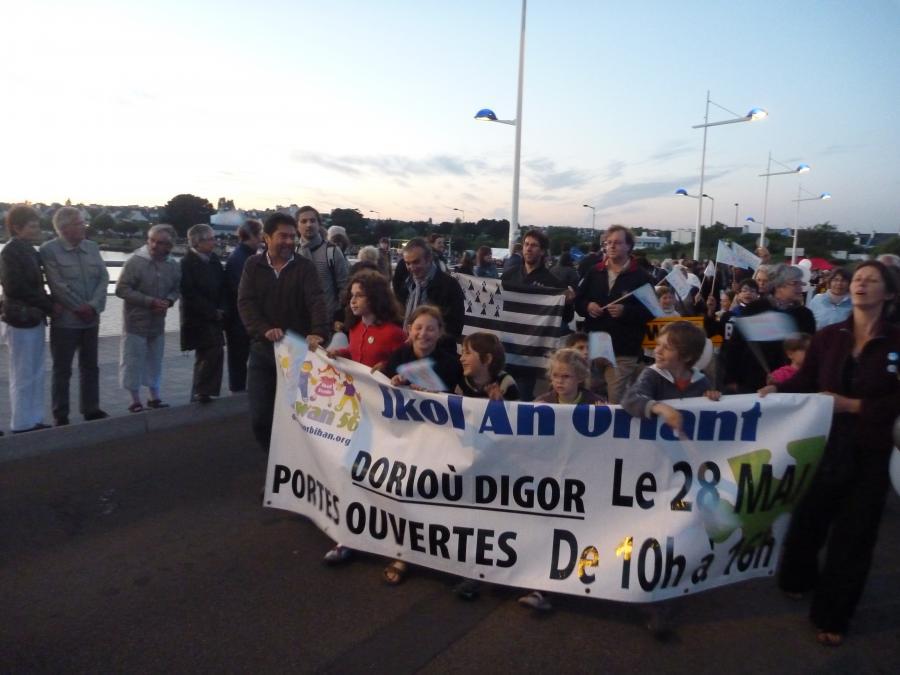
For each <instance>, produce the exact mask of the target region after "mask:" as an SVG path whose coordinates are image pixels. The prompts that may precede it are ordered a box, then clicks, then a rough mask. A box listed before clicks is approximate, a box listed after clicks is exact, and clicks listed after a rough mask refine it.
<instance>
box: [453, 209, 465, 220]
mask: <svg viewBox="0 0 900 675" xmlns="http://www.w3.org/2000/svg"><path fill="white" fill-rule="evenodd" d="M451 208H453V207H451ZM453 210H454V211H459V212H460V213H461V214H462V220H460V221H459V222H461V223H464V222H466V212H465V210H464V209H457V208H453Z"/></svg>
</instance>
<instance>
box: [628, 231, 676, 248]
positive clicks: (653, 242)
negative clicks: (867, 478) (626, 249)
mask: <svg viewBox="0 0 900 675" xmlns="http://www.w3.org/2000/svg"><path fill="white" fill-rule="evenodd" d="M668 245H669V240H668V238H667V237H660V236H653V235H649V234H639V235H638V236H636V237H635V238H634V247H635V248H663V247H664V246H668Z"/></svg>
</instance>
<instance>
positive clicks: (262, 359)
mask: <svg viewBox="0 0 900 675" xmlns="http://www.w3.org/2000/svg"><path fill="white" fill-rule="evenodd" d="M263 238H264V239H265V241H266V248H267V250H266V252H265V253H258V254H257V255H254V256H252V257H251V258H249V259H248V260H247V264H246V265H244V274H243V276H242V277H241V285H240V288H239V289H238V311H239V312H240V315H241V320H242V321H243V322H244V326H245V327H246V328H247V333H248V334H249V335H250V340H251V343H250V362H249V364H248V366H247V394H248V400H249V403H250V424H251V425H252V427H253V434H254V436H255V437H256V440H257V442H258V443H259V444H260V446H261V447H262V448H263V450H265V451H268V449H269V441H270V439H271V436H272V414H273V412H274V410H275V387H276V383H277V377H278V373H277V370H276V364H275V348H274V343H276V342H278V341H279V340H280V339H281V338H283V337H284V335H285V332H286V331H289V330H290V331H293V332H295V333H297V334H299V335H302V336H303V337H305V338H306V342H307V344H308V345H309V348H310V349H311V350H314V349H316V348H318V347H319V345H321V344H322V343H323V342H324V341H325V339H326V338H327V337H328V324H329V317H328V312H327V309H326V305H325V300H324V298H323V296H322V286H321V284H320V283H319V274H318V272H317V271H316V267H315V264H313V263H312V262H310V261H309V260H307V259H306V258H303V257H302V256H300V255H299V254H295V253H294V247H295V246H296V243H297V221H296V220H294V219H293V218H292V217H291V216H289V215H287V214H285V213H275V214H273V215H271V216H269V218H268V219H267V220H266V224H265V225H264V226H263Z"/></svg>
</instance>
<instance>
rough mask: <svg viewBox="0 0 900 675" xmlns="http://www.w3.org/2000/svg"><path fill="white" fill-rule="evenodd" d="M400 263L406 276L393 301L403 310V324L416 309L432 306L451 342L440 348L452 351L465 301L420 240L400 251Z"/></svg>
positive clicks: (457, 285) (458, 333)
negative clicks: (401, 253)
mask: <svg viewBox="0 0 900 675" xmlns="http://www.w3.org/2000/svg"><path fill="white" fill-rule="evenodd" d="M403 262H404V266H405V268H406V269H407V270H408V272H409V276H408V277H407V278H406V281H405V282H403V284H402V285H400V288H399V290H398V292H397V299H398V300H400V304H402V305H403V307H404V315H403V317H404V324H405V323H406V322H407V321H408V319H409V317H410V315H411V314H412V313H413V310H414V309H415V308H416V307H418V306H419V305H435V306H436V307H439V308H440V310H441V312H442V313H443V315H444V332H445V333H446V335H447V337H448V338H451V339H452V342H451V340H447V341H445V344H443V345H442V346H450V345H451V344H452V346H453V349H456V338H458V337H459V336H460V335H462V329H463V317H464V316H465V297H464V296H463V292H462V289H461V288H460V287H459V284H458V283H457V281H456V279H454V278H453V277H451V276H450V275H449V274H445V273H444V272H441V270H440V269H438V266H437V265H436V264H435V262H434V258H433V255H432V250H431V247H430V246H429V245H428V242H427V241H425V240H424V239H422V238H421V237H416V238H415V239H410V240H409V242H408V243H407V244H406V246H404V247H403ZM398 267H399V265H398Z"/></svg>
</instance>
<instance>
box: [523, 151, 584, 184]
mask: <svg viewBox="0 0 900 675" xmlns="http://www.w3.org/2000/svg"><path fill="white" fill-rule="evenodd" d="M524 164H525V167H526V168H527V169H529V170H530V175H529V176H528V177H529V178H530V179H531V180H533V181H535V182H536V183H537V184H538V185H539V186H540V188H541V189H543V190H563V189H571V188H578V187H582V186H583V185H585V184H586V183H587V182H588V181H589V180H591V174H590V173H589V172H587V171H582V170H580V169H567V170H565V171H557V170H556V162H554V161H552V160H550V159H547V158H546V157H536V158H534V159H529V160H528V161H526V162H524Z"/></svg>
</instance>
